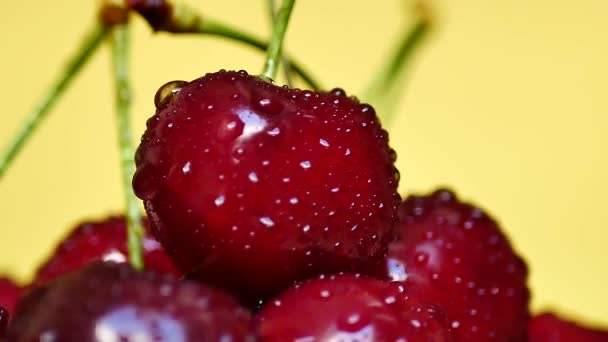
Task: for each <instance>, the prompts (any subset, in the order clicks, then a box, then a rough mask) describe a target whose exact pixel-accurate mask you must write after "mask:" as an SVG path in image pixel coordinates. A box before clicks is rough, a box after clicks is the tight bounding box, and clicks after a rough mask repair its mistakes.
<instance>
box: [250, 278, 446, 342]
mask: <svg viewBox="0 0 608 342" xmlns="http://www.w3.org/2000/svg"><path fill="white" fill-rule="evenodd" d="M256 321H257V326H258V334H259V336H260V338H261V340H263V341H265V342H275V341H276V342H279V341H387V342H388V341H408V342H435V341H436V342H446V341H450V338H449V337H448V332H447V326H446V325H445V322H444V317H443V314H442V312H441V308H440V307H438V306H436V305H432V304H429V303H425V302H424V301H419V300H418V299H416V298H413V297H409V296H408V295H407V293H404V291H403V288H400V287H399V286H395V285H394V284H389V283H386V282H382V281H380V280H377V279H372V278H365V277H361V276H357V275H353V274H342V275H337V276H330V277H323V278H319V279H315V280H310V281H307V282H304V283H303V284H299V285H296V286H295V287H293V288H291V289H290V290H288V291H287V292H285V293H282V294H281V295H279V296H278V297H276V298H275V299H274V300H271V301H269V302H268V303H266V305H265V306H264V307H263V308H262V311H260V312H259V313H258V315H257V317H256Z"/></svg>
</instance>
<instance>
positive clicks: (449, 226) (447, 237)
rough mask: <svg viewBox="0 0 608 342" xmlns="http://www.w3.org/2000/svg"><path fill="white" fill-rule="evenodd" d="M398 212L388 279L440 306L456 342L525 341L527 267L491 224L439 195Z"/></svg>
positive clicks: (449, 195) (413, 200) (409, 202)
mask: <svg viewBox="0 0 608 342" xmlns="http://www.w3.org/2000/svg"><path fill="white" fill-rule="evenodd" d="M400 210H401V211H400V220H401V223H400V224H399V228H398V229H399V232H398V233H399V241H397V242H395V243H393V244H392V245H391V246H390V248H389V255H388V258H387V265H386V269H387V273H388V275H389V277H390V278H392V279H393V280H394V281H396V282H398V283H401V284H403V286H404V287H405V288H406V289H407V290H408V293H410V294H411V295H412V296H417V297H420V298H424V299H426V300H428V301H431V302H434V303H437V304H439V305H441V306H442V307H443V308H444V309H445V312H446V315H447V319H448V324H449V328H450V331H451V333H452V334H453V336H455V337H456V340H457V341H471V342H475V341H504V342H507V341H509V342H511V341H526V337H527V326H528V320H529V310H528V302H529V291H528V288H527V285H526V279H527V274H528V272H527V267H526V265H525V264H524V262H523V261H522V259H521V258H520V257H519V256H518V255H517V254H516V253H515V252H514V250H513V248H512V247H511V245H510V244H509V241H508V239H507V238H506V237H505V235H504V234H503V233H502V232H501V230H500V228H499V226H498V224H497V223H496V222H495V221H494V220H493V219H492V218H490V217H489V216H488V215H487V214H485V213H484V212H483V211H482V210H481V209H479V208H476V207H474V206H472V205H470V204H468V203H464V202H461V201H459V200H458V198H457V197H456V195H455V194H454V193H453V192H451V191H448V190H443V189H441V190H437V191H435V192H434V193H432V194H430V195H427V196H411V197H409V198H407V199H406V200H405V201H404V202H403V204H402V206H401V209H400Z"/></svg>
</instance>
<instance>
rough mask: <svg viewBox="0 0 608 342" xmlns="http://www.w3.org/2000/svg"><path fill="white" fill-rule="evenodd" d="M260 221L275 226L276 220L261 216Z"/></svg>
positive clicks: (267, 225) (268, 225)
mask: <svg viewBox="0 0 608 342" xmlns="http://www.w3.org/2000/svg"><path fill="white" fill-rule="evenodd" d="M260 223H261V224H263V225H265V226H266V227H268V228H270V227H273V226H274V221H273V220H272V219H271V218H270V217H268V216H264V217H260Z"/></svg>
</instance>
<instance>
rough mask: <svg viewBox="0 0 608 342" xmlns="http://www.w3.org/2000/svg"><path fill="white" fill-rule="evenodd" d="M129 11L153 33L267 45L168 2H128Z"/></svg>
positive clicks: (299, 70) (298, 69)
mask: <svg viewBox="0 0 608 342" xmlns="http://www.w3.org/2000/svg"><path fill="white" fill-rule="evenodd" d="M127 4H128V7H129V9H130V10H133V11H135V12H137V13H139V15H141V16H142V17H143V18H144V19H145V20H146V21H147V22H148V24H149V25H150V27H152V29H154V30H155V31H163V32H170V33H178V34H184V33H197V34H207V35H210V36H217V37H221V38H227V39H231V40H235V41H238V42H241V43H244V44H247V45H249V46H252V47H254V48H256V49H258V50H263V51H266V50H267V49H268V46H269V43H268V42H266V41H264V40H263V39H260V38H258V37H256V36H254V35H252V34H250V33H248V32H246V31H242V30H240V29H239V28H236V27H234V26H233V25H229V24H225V23H222V22H220V21H217V20H213V19H212V18H208V17H205V16H203V15H201V14H200V13H198V12H197V11H196V10H194V9H192V8H190V7H188V6H186V5H185V4H182V3H180V2H174V1H172V0H129V1H128V2H127ZM284 58H287V59H288V60H289V61H290V63H291V66H292V70H293V72H294V73H296V74H297V75H298V76H300V78H301V79H302V81H304V82H305V83H306V84H307V85H308V86H309V87H310V88H311V89H313V90H318V89H320V86H319V83H318V82H317V81H316V80H315V79H314V78H313V77H312V75H311V74H310V73H309V72H307V71H306V70H305V69H304V68H303V67H302V66H300V64H298V63H296V62H295V61H294V60H293V59H292V58H288V57H286V56H284Z"/></svg>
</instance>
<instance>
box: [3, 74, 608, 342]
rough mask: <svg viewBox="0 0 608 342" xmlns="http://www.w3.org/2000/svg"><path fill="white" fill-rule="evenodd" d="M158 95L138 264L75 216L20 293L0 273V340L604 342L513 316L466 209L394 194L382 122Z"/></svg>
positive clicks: (482, 235)
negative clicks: (74, 223) (137, 268)
mask: <svg viewBox="0 0 608 342" xmlns="http://www.w3.org/2000/svg"><path fill="white" fill-rule="evenodd" d="M166 87H171V91H167V89H166ZM160 93H161V94H164V95H163V96H162V98H161V99H160V100H159V101H157V103H158V108H157V111H156V113H155V115H154V116H152V117H151V118H150V119H149V120H148V122H147V129H146V132H145V133H144V135H143V138H142V141H141V144H140V146H139V149H138V150H137V154H136V164H137V172H136V174H135V177H134V180H133V186H134V189H135V192H136V194H137V195H138V196H139V197H140V198H141V199H143V201H144V205H145V208H146V212H147V214H148V218H149V221H150V222H149V224H148V223H146V224H145V226H146V232H147V235H146V236H145V238H144V240H143V246H144V259H145V261H146V265H147V270H146V271H144V272H137V271H135V270H133V269H132V268H131V267H130V266H129V265H128V264H127V263H126V262H125V261H126V260H127V257H126V241H125V236H126V234H125V230H126V224H125V218H124V217H109V218H107V219H105V220H103V221H97V222H85V223H83V224H81V225H79V226H77V227H76V228H75V229H74V230H73V231H72V232H71V233H70V234H68V236H67V237H66V238H65V239H64V241H62V242H61V243H60V245H59V246H58V247H57V248H56V249H55V251H54V252H53V253H52V254H51V255H50V257H49V259H48V260H47V261H45V262H44V263H43V264H42V266H40V268H39V270H38V272H37V273H36V277H35V279H34V281H33V282H32V283H31V284H30V285H28V286H26V287H24V288H19V287H18V286H17V285H15V284H13V283H12V282H10V281H9V280H4V279H3V280H1V281H0V306H2V307H3V309H0V334H4V339H5V340H6V341H408V342H412V341H414V342H416V341H421V342H423V341H424V342H426V341H505V342H507V341H538V342H540V341H607V340H608V339H607V336H608V332H602V331H599V330H598V331H594V330H592V329H587V328H584V327H580V326H577V325H576V324H575V323H572V322H569V321H565V320H562V319H560V318H558V317H556V316H554V315H551V314H543V315H540V316H536V317H534V318H531V315H530V312H529V309H528V303H529V297H530V295H529V291H528V287H527V284H526V280H527V274H528V271H527V268H526V265H525V263H524V262H523V260H522V259H521V258H520V257H519V256H518V255H517V253H516V252H515V251H514V250H513V248H512V247H511V246H510V244H509V241H508V239H507V237H506V236H505V235H504V234H503V233H502V232H501V230H500V228H499V226H498V224H497V223H496V221H494V220H493V219H492V218H491V217H490V216H489V215H488V214H487V213H485V212H484V211H483V210H481V209H479V208H477V207H475V206H473V205H471V204H468V203H465V202H462V201H461V200H459V199H458V197H457V196H456V194H454V193H453V192H451V191H449V190H446V189H439V190H437V191H434V192H432V193H430V194H428V195H422V196H410V197H408V198H406V199H405V200H403V201H402V200H401V198H400V196H399V194H398V193H397V186H398V182H399V173H398V171H397V170H396V168H395V166H394V162H395V159H396V155H395V152H394V151H393V150H392V149H391V148H390V146H389V144H388V135H387V133H386V131H385V130H383V129H382V127H381V126H380V123H379V120H378V118H377V117H376V114H375V112H374V109H373V108H372V107H371V106H369V105H366V104H361V103H359V101H358V100H357V99H356V98H354V97H348V96H347V94H346V93H345V92H344V91H343V90H340V89H335V90H332V91H329V92H312V91H307V90H297V89H289V88H286V87H279V86H276V85H274V84H272V83H270V82H268V81H266V80H262V79H260V78H258V77H254V76H250V75H248V74H247V73H246V72H244V71H239V72H232V71H220V72H217V73H213V74H207V75H205V76H204V77H201V78H199V79H196V80H194V81H192V82H172V83H170V84H169V85H167V86H165V88H162V89H161V90H160ZM148 226H149V227H148ZM150 233H151V234H152V235H153V236H154V237H155V238H156V239H158V241H159V242H160V244H159V242H157V241H156V240H155V239H154V238H152V236H151V235H150ZM161 244H162V247H161ZM163 247H164V249H163ZM174 265H175V266H174ZM176 267H177V268H176ZM15 303H16V306H15ZM9 314H10V315H11V316H12V317H11V318H10V322H9ZM9 323H10V324H9ZM0 336H1V335H0Z"/></svg>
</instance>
